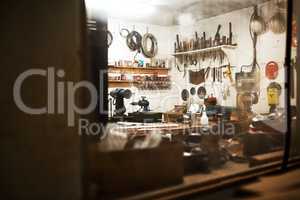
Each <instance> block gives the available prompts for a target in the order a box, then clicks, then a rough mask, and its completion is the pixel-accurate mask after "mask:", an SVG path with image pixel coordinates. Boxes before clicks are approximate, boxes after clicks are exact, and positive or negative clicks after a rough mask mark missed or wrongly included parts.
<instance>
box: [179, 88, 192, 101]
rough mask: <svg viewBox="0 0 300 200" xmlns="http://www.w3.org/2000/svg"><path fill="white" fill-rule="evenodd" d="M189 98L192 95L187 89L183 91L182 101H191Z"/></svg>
mask: <svg viewBox="0 0 300 200" xmlns="http://www.w3.org/2000/svg"><path fill="white" fill-rule="evenodd" d="M189 96H190V94H189V91H188V90H187V89H184V90H182V92H181V99H182V100H183V101H187V100H188V99H189Z"/></svg>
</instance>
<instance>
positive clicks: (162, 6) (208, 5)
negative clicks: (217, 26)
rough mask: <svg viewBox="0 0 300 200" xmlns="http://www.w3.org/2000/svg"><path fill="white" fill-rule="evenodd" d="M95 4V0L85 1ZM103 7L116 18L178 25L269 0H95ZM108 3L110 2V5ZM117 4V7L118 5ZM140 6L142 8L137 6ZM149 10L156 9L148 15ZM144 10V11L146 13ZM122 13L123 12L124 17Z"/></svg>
mask: <svg viewBox="0 0 300 200" xmlns="http://www.w3.org/2000/svg"><path fill="white" fill-rule="evenodd" d="M86 1H93V0H86ZM94 1H97V3H98V5H99V3H100V2H101V1H102V3H100V5H101V6H102V8H103V7H104V8H107V10H108V11H109V9H111V10H112V9H114V10H115V11H114V12H112V13H110V16H111V17H113V18H122V19H123V20H129V21H137V22H144V23H150V24H157V25H165V26H169V25H176V24H178V16H180V15H181V14H183V13H184V14H186V13H189V14H190V15H192V16H193V18H194V19H196V20H201V19H205V18H210V17H213V16H216V15H220V14H224V13H227V12H231V11H234V10H238V9H242V8H247V7H250V6H253V5H255V4H259V3H263V2H266V1H269V0H110V1H107V0H94ZM107 2H110V5H108V3H107ZM116 5H118V6H116ZM137 5H141V6H142V7H141V6H137ZM147 7H151V8H153V9H152V11H153V12H149V13H148V14H147V15H145V12H146V11H147V10H148V9H147ZM144 11H145V12H144ZM120 13H123V14H122V15H121V14H120Z"/></svg>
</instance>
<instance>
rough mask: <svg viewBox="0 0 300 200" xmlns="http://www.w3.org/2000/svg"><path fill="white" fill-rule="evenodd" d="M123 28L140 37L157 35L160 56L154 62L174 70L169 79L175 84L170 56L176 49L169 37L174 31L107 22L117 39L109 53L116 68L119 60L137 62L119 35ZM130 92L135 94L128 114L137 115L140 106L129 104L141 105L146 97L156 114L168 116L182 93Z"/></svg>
mask: <svg viewBox="0 0 300 200" xmlns="http://www.w3.org/2000/svg"><path fill="white" fill-rule="evenodd" d="M122 28H126V29H128V30H129V31H131V30H133V29H134V30H136V31H138V32H139V33H141V34H145V33H147V31H148V32H149V33H152V34H154V36H155V37H156V38H157V41H158V52H157V56H156V57H155V59H164V60H166V66H167V67H168V68H171V70H170V72H169V75H170V76H171V80H172V81H173V80H174V79H173V78H172V77H173V74H174V73H175V74H176V73H177V71H176V70H175V69H174V68H173V67H172V63H171V61H172V60H173V59H172V56H171V52H172V51H173V48H172V46H171V45H170V44H172V40H173V38H172V37H170V35H172V33H171V28H170V27H168V26H158V25H150V24H142V23H136V22H128V21H122V20H118V19H112V18H110V19H108V30H110V31H111V32H112V35H113V37H114V40H113V43H112V45H111V46H110V47H109V50H108V58H109V61H108V63H109V64H112V65H114V62H115V61H118V60H134V58H135V55H136V52H132V51H130V50H129V48H128V47H127V44H126V39H125V38H123V37H122V36H121V35H120V34H119V32H120V30H121V29H122ZM136 59H141V60H144V61H145V62H150V59H148V58H145V57H144V56H143V54H137V55H136ZM176 76H177V74H176ZM174 77H175V76H174ZM112 89H114V88H109V92H110V91H111V90H112ZM129 89H130V90H131V91H132V92H133V93H134V94H133V96H132V97H131V98H130V99H125V106H126V109H127V112H134V111H136V110H137V109H138V108H139V107H138V106H132V105H130V103H131V102H133V101H138V100H139V99H140V97H141V96H146V97H147V99H148V100H149V102H150V109H151V110H154V111H157V112H165V111H168V110H171V109H172V108H173V107H174V104H176V103H177V104H178V103H179V102H177V101H178V94H180V91H179V90H177V89H176V87H173V86H172V87H171V89H168V90H138V89H137V88H136V87H134V86H132V87H130V88H129Z"/></svg>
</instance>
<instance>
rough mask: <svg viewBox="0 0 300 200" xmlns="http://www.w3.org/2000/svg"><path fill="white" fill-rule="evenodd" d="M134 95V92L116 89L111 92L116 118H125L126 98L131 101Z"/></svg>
mask: <svg viewBox="0 0 300 200" xmlns="http://www.w3.org/2000/svg"><path fill="white" fill-rule="evenodd" d="M131 95H132V92H131V91H130V90H128V89H119V88H117V89H115V90H113V91H111V92H110V96H112V97H113V98H114V103H113V104H114V105H115V111H114V116H123V115H124V113H125V112H126V108H125V105H124V98H126V99H129V98H130V97H131Z"/></svg>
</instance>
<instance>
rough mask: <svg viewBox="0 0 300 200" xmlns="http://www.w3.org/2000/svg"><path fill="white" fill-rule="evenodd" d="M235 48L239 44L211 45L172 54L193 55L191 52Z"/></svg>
mask: <svg viewBox="0 0 300 200" xmlns="http://www.w3.org/2000/svg"><path fill="white" fill-rule="evenodd" d="M235 48H237V45H220V46H216V47H209V48H205V49H197V50H191V51H184V52H177V53H174V54H172V55H173V56H183V55H191V54H201V53H208V52H213V51H219V50H222V51H226V50H228V49H235Z"/></svg>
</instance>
